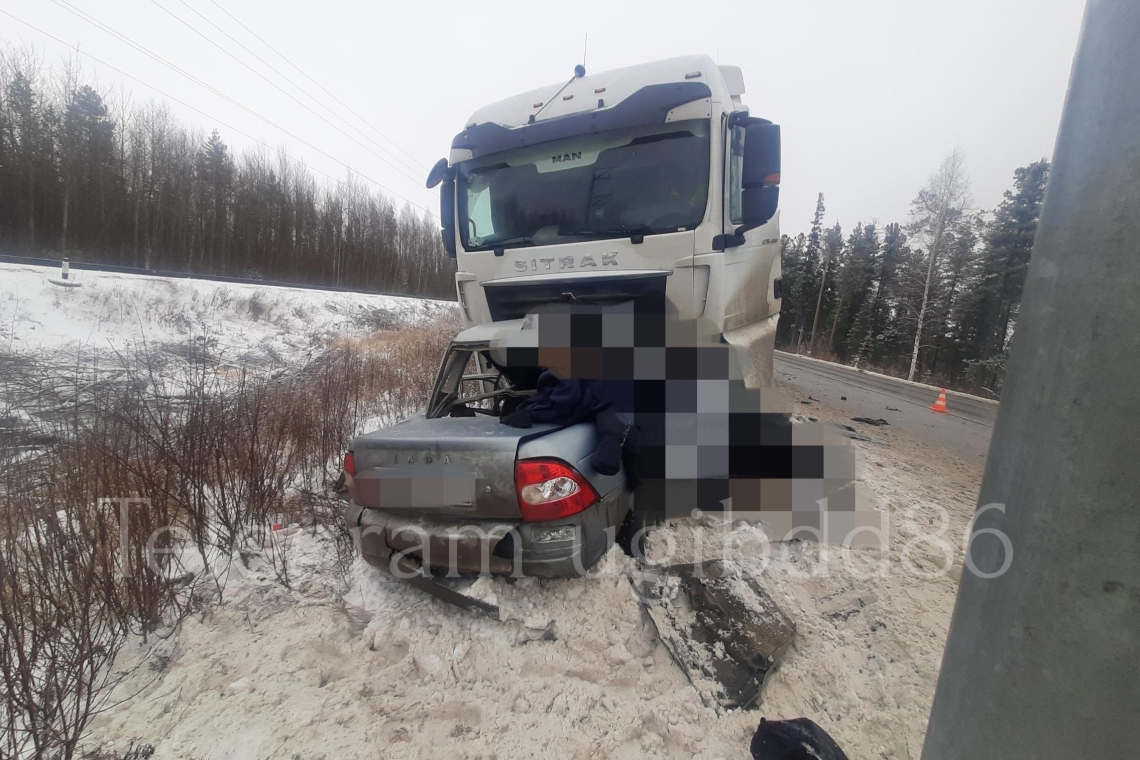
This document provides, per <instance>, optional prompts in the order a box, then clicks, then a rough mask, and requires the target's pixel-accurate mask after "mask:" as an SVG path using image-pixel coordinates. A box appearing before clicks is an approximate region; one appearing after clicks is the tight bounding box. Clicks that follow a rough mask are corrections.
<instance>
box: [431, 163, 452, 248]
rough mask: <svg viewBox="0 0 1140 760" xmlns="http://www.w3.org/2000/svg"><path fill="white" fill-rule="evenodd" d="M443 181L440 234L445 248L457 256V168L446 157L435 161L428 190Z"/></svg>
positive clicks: (440, 203)
mask: <svg viewBox="0 0 1140 760" xmlns="http://www.w3.org/2000/svg"><path fill="white" fill-rule="evenodd" d="M441 182H442V183H443V187H441V188H440V189H439V222H440V226H441V229H440V231H439V234H440V235H441V236H442V237H443V249H444V250H445V251H447V255H448V256H450V257H452V258H455V169H454V168H452V167H451V166H449V165H448V163H447V159H446V158H441V159H439V160H438V161H436V162H435V166H433V167H432V168H431V171H429V172H428V176H427V182H426V183H425V184H426V185H427V187H428V190H431V189H432V188H433V187H435V186H436V185H438V184H440V183H441Z"/></svg>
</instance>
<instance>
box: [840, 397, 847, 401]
mask: <svg viewBox="0 0 1140 760" xmlns="http://www.w3.org/2000/svg"><path fill="white" fill-rule="evenodd" d="M839 400H840V401H846V400H847V397H846V396H840V397H839Z"/></svg>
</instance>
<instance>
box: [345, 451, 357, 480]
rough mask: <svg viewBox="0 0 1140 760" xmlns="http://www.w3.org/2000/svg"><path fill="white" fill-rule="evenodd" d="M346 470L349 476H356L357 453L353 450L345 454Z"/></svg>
mask: <svg viewBox="0 0 1140 760" xmlns="http://www.w3.org/2000/svg"><path fill="white" fill-rule="evenodd" d="M344 471H345V472H347V473H348V476H349V477H351V478H355V477H356V454H353V453H352V452H351V451H349V452H348V453H346V454H345V455H344Z"/></svg>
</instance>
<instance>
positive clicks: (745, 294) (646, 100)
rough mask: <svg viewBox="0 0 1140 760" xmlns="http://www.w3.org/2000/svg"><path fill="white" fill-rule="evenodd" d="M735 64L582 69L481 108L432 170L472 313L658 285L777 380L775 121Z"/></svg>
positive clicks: (519, 311)
mask: <svg viewBox="0 0 1140 760" xmlns="http://www.w3.org/2000/svg"><path fill="white" fill-rule="evenodd" d="M743 94H744V77H743V75H742V73H741V71H740V69H739V68H737V67H735V66H717V65H716V64H715V63H714V62H713V61H712V59H711V58H709V57H708V56H690V57H682V58H671V59H668V60H663V61H657V62H654V63H647V64H642V65H638V66H631V67H628V68H622V69H615V70H612V71H606V72H602V73H599V74H591V75H587V74H586V73H585V70H584V69H583V68H582V67H580V66H579V67H577V69H576V70H575V76H574V77H573V78H572V79H570V80H569V81H568V82H564V83H559V84H552V85H550V86H548V87H542V88H540V89H537V90H533V91H531V92H527V93H523V94H521V95H516V96H514V97H511V98H508V99H506V100H502V101H499V102H497V103H493V104H491V105H488V106H486V107H484V108H481V109H479V110H478V111H476V112H475V113H474V114H472V116H471V118H470V119H468V120H467V125H466V127H465V128H464V130H463V131H462V132H460V133H459V134H458V135H456V137H455V139H454V140H453V141H452V145H451V153H450V155H449V156H448V158H446V159H441V160H440V161H439V162H438V163H437V164H436V165H435V167H434V168H433V169H432V171H431V173H430V175H429V177H428V183H427V184H428V187H435V186H436V185H442V186H441V188H440V209H441V214H440V216H441V218H442V220H443V221H442V227H443V229H442V235H443V241H444V246H445V248H446V250H447V251H448V253H449V254H450V255H452V256H454V257H455V258H456V265H457V270H458V271H457V272H456V277H455V279H456V290H457V295H458V298H459V304H460V306H461V308H462V312H463V317H464V319H465V321H466V323H467V324H468V325H469V326H470V325H475V324H482V323H487V322H494V321H501V320H508V319H515V318H518V317H521V316H524V315H525V314H526V313H528V311H530V310H531V309H533V308H535V307H536V306H538V305H540V304H543V303H549V302H559V301H560V302H581V303H592V304H606V303H615V302H619V301H623V300H628V299H630V298H633V297H636V296H638V295H641V294H644V293H648V292H655V291H664V293H665V295H666V297H667V299H668V300H669V302H670V303H671V304H672V305H673V307H674V308H675V309H676V316H677V317H678V318H680V319H699V320H702V321H703V322H704V323H705V324H706V325H707V327H708V332H709V333H711V334H713V335H715V336H721V337H722V338H723V340H725V341H726V342H728V343H730V344H732V345H734V346H737V347H739V348H742V349H744V350H746V351H747V352H748V354H749V355H750V357H751V360H752V361H751V366H750V368H748V369H747V370H746V372H747V376H746V382H747V384H748V385H749V386H753V387H757V386H760V385H763V384H766V383H767V382H769V381H770V380H771V367H772V350H773V347H774V340H775V334H776V320H777V318H778V316H779V310H780V298H781V295H782V294H781V281H780V231H779V211H778V199H779V181H780V132H779V126H777V125H775V124H773V123H771V122H770V121H767V120H764V119H760V118H755V117H752V116H750V115H749V112H748V109H747V107H745V106H744V105H743V103H742V102H741V96H742V95H743Z"/></svg>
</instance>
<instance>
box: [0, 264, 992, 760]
mask: <svg viewBox="0 0 1140 760" xmlns="http://www.w3.org/2000/svg"><path fill="white" fill-rule="evenodd" d="M53 274H54V272H50V271H48V270H44V269H41V268H36V267H21V266H11V265H0V348H5V347H7V348H8V349H9V350H10V351H12V352H20V353H25V354H29V353H31V354H34V353H37V352H42V351H46V350H61V349H65V348H66V347H68V346H75V345H84V346H87V347H91V348H99V349H102V348H106V349H107V350H108V351H109V350H111V349H112V348H120V347H124V346H135V347H137V346H138V344H139V342H140V339H142V338H145V339H146V340H147V341H148V342H149V343H151V344H177V343H179V342H183V343H184V342H186V341H188V340H195V339H197V338H198V336H208V337H209V338H212V339H214V340H216V341H217V346H218V347H219V350H220V351H222V350H224V351H226V352H235V353H239V354H243V355H246V356H255V357H260V359H261V360H262V361H264V362H265V363H267V364H268V365H274V366H281V367H288V366H290V365H295V364H296V363H298V362H301V361H303V360H304V357H305V356H307V355H308V354H309V353H310V352H312V351H317V350H320V348H321V347H322V346H323V345H326V344H327V343H328V342H329V341H331V340H335V339H337V337H338V336H346V335H347V336H364V335H367V334H368V333H369V332H371V331H373V330H375V329H377V328H378V327H385V326H392V325H393V324H395V323H397V322H398V323H412V322H416V321H419V320H423V319H430V318H432V317H434V316H438V315H440V314H444V313H447V311H448V310H450V309H453V308H454V307H453V306H452V305H449V304H439V303H433V302H425V301H416V300H412V299H394V298H387V297H382V296H367V295H357V294H340V293H326V292H319V291H307V290H290V289H277V288H251V287H247V286H238V285H232V284H223V283H213V282H201V281H193V280H163V279H161V278H151V277H138V276H128V275H104V274H96V273H92V272H81V273H78V274H79V276H80V277H81V279H82V281H83V287H82V288H76V289H71V290H64V289H62V288H57V287H56V286H53V285H50V284H48V283H47V277H48V276H49V275H53ZM385 320H395V322H392V321H385ZM786 390H787V391H788V393H789V394H791V395H793V396H795V394H796V391H795V389H794V388H787V389H786ZM811 413H812V414H813V415H816V416H818V417H819V419H820V420H822V421H825V422H826V421H828V420H836V421H839V420H842V419H844V416H843V415H842V413H841V412H839V411H838V410H835V409H829V408H827V407H826V406H824V405H821V404H819V403H818V402H817V403H815V405H814V406H812V407H811ZM876 439H877V441H878V442H873V443H868V442H862V441H860V442H854V445H855V446H856V447H857V449H858V451H859V453H860V456H861V458H862V463H863V466H864V470H865V483H866V485H867V487H868V488H869V490H870V492H871V495H872V496H873V497H874V498H875V500H876V501H877V503H878V504H879V506H880V508H881V509H883V510H884V511H885V512H886V514H887V515H888V516H889V520H890V525H891V532H890V542H889V551H888V552H887V553H886V555H885V556H880V555H879V554H878V553H877V552H874V551H872V550H870V549H843V548H840V547H831V546H820V545H817V544H810V543H805V544H798V543H796V544H784V545H779V544H776V545H773V544H769V545H768V550H769V556H770V557H771V559H770V560H769V561H765V560H764V556H765V555H764V546H765V544H764V542H765V540H766V538H767V537H766V536H765V533H764V530H763V528H762V527H760V526H757V525H752V524H743V523H741V524H737V525H733V526H730V536H731V540H732V544H733V546H734V547H735V551H734V555H733V556H735V557H736V558H737V559H740V560H741V561H742V562H744V563H745V564H746V565H747V566H748V567H749V568H750V569H751V570H752V572H753V574H754V575H755V576H756V577H757V578H758V579H759V580H760V582H761V584H762V585H763V586H765V588H767V589H768V591H769V592H770V593H771V594H772V596H773V597H774V598H775V599H776V601H777V602H778V603H779V604H781V606H782V607H783V609H784V610H785V612H786V613H787V614H788V615H789V616H790V617H791V618H792V619H793V620H794V622H795V623H796V625H797V627H798V633H797V636H796V639H795V642H794V643H793V645H792V647H791V649H790V650H789V651H788V653H787V655H786V656H785V659H784V662H783V664H782V666H781V667H780V668H779V669H778V670H777V671H775V672H774V673H773V674H771V675H770V677H769V681H768V683H767V686H766V688H765V693H764V695H763V696H762V698H761V702H760V705H759V708H758V709H756V710H750V711H744V712H736V713H729V714H718V713H717V712H715V711H713V710H710V709H708V708H705V707H703V706H702V704H701V702H700V699H699V698H698V696H697V694H696V692H695V691H694V690H693V688H692V686H691V685H690V684H689V683H688V681H687V680H686V678H685V676H684V674H683V673H682V672H681V671H680V670H679V669H678V668H677V667H676V665H675V664H674V663H673V662H672V661H671V659H670V657H669V655H668V653H667V652H666V651H665V649H664V647H663V646H662V645H661V644H660V642H659V641H658V639H657V637H656V634H655V632H654V629H653V625H652V623H651V621H650V620H649V619H648V617H647V616H646V615H645V614H644V613H643V611H642V610H641V608H640V607H639V605H638V603H637V601H636V599H635V598H634V597H633V595H632V593H631V592H630V589H629V584H628V579H627V575H628V572H629V562H628V559H627V558H626V557H624V555H622V554H621V553H620V552H619V551H617V550H613V551H611V553H610V554H609V555H608V556H607V557H606V558H605V560H604V561H603V563H602V565H601V566H600V567H599V568H597V570H596V571H595V573H594V574H593V576H592V577H590V578H587V579H581V580H552V581H540V580H536V579H524V580H522V581H520V582H518V583H514V584H507V583H506V582H505V581H503V580H502V579H499V580H495V581H493V582H491V583H490V585H491V588H490V589H488V590H489V591H491V592H492V593H494V594H495V596H496V598H497V599H498V601H499V603H500V604H501V605H502V607H503V610H504V615H503V618H504V619H503V620H498V621H496V620H490V619H488V618H486V617H482V616H479V615H477V614H475V613H471V612H467V611H462V610H459V609H456V608H454V607H451V606H448V605H446V604H444V603H442V602H439V601H437V600H435V599H432V598H430V597H427V596H425V595H424V594H422V593H421V592H418V591H416V590H415V589H412V588H409V587H407V586H404V585H401V584H399V583H396V582H393V581H391V580H389V579H388V578H387V577H386V576H385V575H384V574H383V573H381V572H379V571H377V570H374V569H373V568H370V567H368V566H367V565H364V564H363V563H361V562H357V563H356V564H355V565H354V566H353V567H352V569H351V571H350V573H349V576H348V577H347V578H344V577H343V576H341V575H340V574H339V573H338V571H337V569H336V563H335V555H334V552H333V548H332V543H331V541H330V540H329V539H328V538H327V536H325V535H324V534H323V533H322V532H321V531H320V530H319V529H305V530H301V531H299V532H296V533H295V534H293V535H291V536H288V537H287V538H285V539H284V540H285V541H287V544H286V548H287V551H288V555H289V557H290V562H291V570H290V578H291V584H290V585H291V588H285V587H284V586H283V585H281V584H280V583H278V582H277V581H276V580H275V575H274V572H273V571H272V569H271V568H270V567H269V566H268V559H267V557H268V554H269V552H270V551H271V550H272V547H266V548H265V551H264V552H262V554H261V555H260V556H259V555H258V554H256V553H253V554H250V555H249V556H246V557H245V558H244V559H242V560H238V561H234V562H232V563H229V565H228V567H227V571H228V573H227V580H226V587H225V591H224V593H223V594H222V602H221V603H220V604H210V605H206V606H203V607H202V608H201V609H199V610H198V611H196V612H195V613H194V614H193V615H191V616H190V617H189V618H187V619H186V620H185V621H184V622H183V624H182V625H181V627H180V628H179V629H178V630H175V631H170V632H169V633H170V634H171V635H170V636H169V637H168V638H166V639H165V640H163V641H161V642H160V643H159V644H157V645H156V644H155V643H154V639H153V638H152V639H151V641H150V642H149V643H148V644H146V645H144V644H143V643H142V642H141V641H140V642H134V643H132V644H131V646H130V647H128V649H127V650H125V651H124V652H122V653H121V654H120V656H119V658H118V660H117V661H116V664H115V668H116V670H117V671H120V672H122V673H123V674H125V675H126V678H125V680H124V681H123V682H122V683H120V684H119V686H118V687H117V690H116V692H115V694H114V700H113V702H114V705H113V707H111V709H109V710H107V711H106V712H105V713H104V714H102V715H101V716H100V717H99V718H98V719H97V720H96V722H95V724H94V725H93V726H92V727H91V729H90V731H89V732H88V736H87V738H86V741H85V742H84V747H85V749H86V750H94V749H95V748H97V747H98V748H101V749H103V750H104V751H111V750H120V751H121V750H123V749H125V748H126V747H127V746H128V743H129V742H130V741H132V740H134V741H135V742H136V743H142V744H147V743H149V744H152V745H154V746H155V747H156V750H157V751H156V754H155V756H156V757H160V758H195V759H199V758H200V759H205V758H219V759H220V758H235V759H236V758H241V759H244V758H250V759H252V758H269V757H294V758H306V760H307V759H308V758H320V757H323V758H372V757H377V756H384V757H392V758H421V757H422V758H428V757H431V758H435V757H446V758H470V759H472V760H474V758H481V760H489V759H490V758H498V759H499V760H507V759H508V758H527V757H567V758H597V757H611V758H644V757H665V758H687V759H688V758H699V759H701V760H712V759H713V758H747V757H748V756H749V755H748V751H747V747H748V740H749V738H750V736H751V734H752V732H753V731H754V730H755V727H756V724H757V723H758V722H759V719H760V717H761V716H764V717H767V718H769V719H773V718H791V717H798V716H807V717H810V718H812V719H813V720H815V721H816V722H818V723H819V724H820V725H821V726H823V727H824V728H825V729H826V730H827V731H828V732H830V733H831V734H832V735H833V736H834V737H835V739H836V740H837V741H838V742H839V744H840V745H841V746H842V747H843V748H844V749H845V751H846V752H847V754H848V755H849V756H850V757H851V758H852V760H856V759H857V758H898V759H899V760H902V759H904V758H912V757H917V756H918V755H919V754H920V752H921V745H922V738H923V735H924V732H925V726H926V715H927V712H928V711H929V707H930V702H931V698H932V695H933V690H934V684H935V680H936V677H937V670H938V666H939V662H940V659H941V654H942V647H943V641H944V639H945V635H946V629H947V626H948V623H949V617H950V612H951V609H952V606H953V601H954V591H955V588H956V585H957V578H958V575H959V573H960V572H961V566H962V556H961V554H962V546H961V539H960V537H961V535H962V533H963V528H964V527H965V525H966V522H967V520H968V519H969V515H970V514H971V513H972V510H973V504H974V498H975V496H976V493H977V487H978V483H979V481H980V477H981V468H980V466H978V465H974V464H970V463H964V462H960V461H959V460H957V459H954V458H953V457H948V456H946V455H945V454H944V453H943V452H939V451H933V450H930V449H929V448H927V447H926V446H924V445H923V444H922V443H921V442H919V441H916V440H912V439H909V438H908V437H907V436H906V434H905V433H902V432H897V431H893V430H891V429H889V428H885V429H877V430H876ZM722 527H723V526H722V525H721V524H720V523H719V522H718V521H717V520H715V519H710V518H704V519H703V520H700V521H697V520H686V521H681V522H678V523H676V524H674V525H671V526H669V528H668V531H669V532H670V535H671V537H672V538H673V539H675V541H674V543H675V544H676V546H677V547H678V552H679V554H674V555H673V557H672V559H673V560H674V561H680V560H683V559H685V558H686V557H685V552H687V551H689V550H691V548H692V547H694V546H697V545H701V544H703V545H704V546H709V545H712V544H713V543H714V539H715V540H720V538H719V537H720V536H721V531H722ZM663 536H664V534H660V535H658V536H656V537H654V538H653V539H651V558H652V557H656V556H659V555H660V552H661V551H662V548H663V546H664V543H666V542H663V541H662V537H663ZM773 547H774V548H773ZM481 583H483V584H484V585H488V584H487V582H486V581H481ZM551 621H553V630H554V631H555V633H556V638H555V640H544V638H543V636H542V632H543V631H544V630H545V629H546V628H547V626H548V625H549V624H550V623H551Z"/></svg>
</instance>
